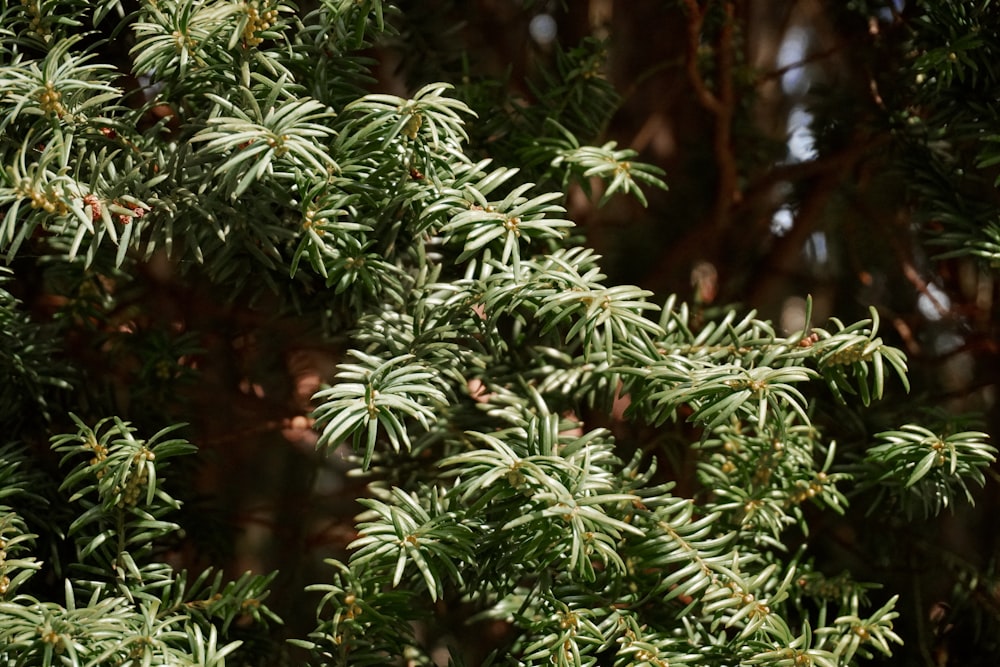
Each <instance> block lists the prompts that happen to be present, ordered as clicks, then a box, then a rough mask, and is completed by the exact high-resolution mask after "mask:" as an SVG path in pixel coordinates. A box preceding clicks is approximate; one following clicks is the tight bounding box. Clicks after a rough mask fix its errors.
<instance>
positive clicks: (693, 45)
mask: <svg viewBox="0 0 1000 667" xmlns="http://www.w3.org/2000/svg"><path fill="white" fill-rule="evenodd" d="M684 4H685V5H686V6H687V9H688V14H689V16H688V49H687V74H688V79H689V80H690V81H691V86H692V87H693V88H694V92H695V95H696V96H697V97H698V101H699V102H700V103H701V105H702V106H703V107H705V108H706V109H708V110H709V111H711V112H712V113H714V114H717V113H718V112H719V106H720V104H719V100H718V99H717V98H716V97H715V95H714V94H713V93H712V91H710V90H709V89H708V87H707V86H706V85H705V80H704V79H703V78H702V77H701V70H699V69H698V46H699V45H700V44H701V28H702V25H703V24H704V22H705V15H704V14H702V13H701V8H700V7H698V1H697V0H684Z"/></svg>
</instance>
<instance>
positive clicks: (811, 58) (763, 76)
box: [754, 42, 846, 86]
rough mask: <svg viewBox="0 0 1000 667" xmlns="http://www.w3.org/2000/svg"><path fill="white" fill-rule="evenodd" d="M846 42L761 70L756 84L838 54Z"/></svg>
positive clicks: (755, 79) (755, 78) (777, 77)
mask: <svg viewBox="0 0 1000 667" xmlns="http://www.w3.org/2000/svg"><path fill="white" fill-rule="evenodd" d="M845 44H846V42H841V43H840V44H838V45H837V46H832V47H830V48H829V49H825V50H823V51H817V52H816V53H813V54H811V55H808V56H806V57H805V58H803V59H802V60H799V61H797V62H794V63H791V64H788V65H785V66H784V67H779V68H778V69H773V70H771V71H769V72H759V73H758V74H757V76H755V77H754V85H757V86H759V85H760V84H762V83H765V82H767V81H771V80H773V79H779V78H781V77H783V76H784V75H785V74H787V73H788V72H791V71H792V70H793V69H799V68H800V67H805V66H806V65H809V64H812V63H814V62H816V61H817V60H823V59H825V58H829V57H830V56H833V55H836V54H837V53H838V52H839V51H841V50H842V49H843V48H844V45H845Z"/></svg>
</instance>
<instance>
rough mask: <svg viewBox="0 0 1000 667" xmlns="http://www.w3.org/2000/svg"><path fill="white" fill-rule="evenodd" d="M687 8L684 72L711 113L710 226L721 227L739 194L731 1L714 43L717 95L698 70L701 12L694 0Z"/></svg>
mask: <svg viewBox="0 0 1000 667" xmlns="http://www.w3.org/2000/svg"><path fill="white" fill-rule="evenodd" d="M684 4H685V5H686V6H687V9H688V14H689V16H688V48H687V74H688V79H689V80H690V81H691V86H692V87H693V88H694V92H695V95H696V96H697V98H698V101H699V102H700V103H701V105H702V106H703V107H705V109H707V110H708V111H709V112H711V113H712V115H714V116H715V138H714V141H713V144H712V146H713V150H714V153H715V161H716V164H717V167H718V169H719V176H718V184H717V186H716V198H715V206H714V209H713V212H712V223H713V225H712V226H713V227H714V228H715V229H717V230H722V229H724V228H725V227H726V226H727V225H728V222H729V219H730V209H731V207H732V205H733V202H734V201H737V200H738V199H739V197H740V194H739V191H738V183H739V172H738V170H737V166H736V157H735V156H734V155H733V146H732V136H733V135H732V132H733V115H734V108H735V102H736V92H735V87H734V86H733V23H734V18H735V17H734V14H735V6H734V3H733V2H726V3H724V4H723V8H724V11H725V13H726V18H725V21H724V22H723V24H722V29H721V30H720V32H719V42H718V44H717V46H716V58H717V60H716V62H717V67H718V94H716V93H713V92H712V91H711V90H709V89H708V86H706V85H705V80H704V79H703V78H702V76H701V71H700V70H699V69H698V47H699V45H700V44H701V30H702V27H703V25H704V22H705V14H704V13H703V12H702V11H701V8H699V7H698V3H697V0H685V2H684Z"/></svg>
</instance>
